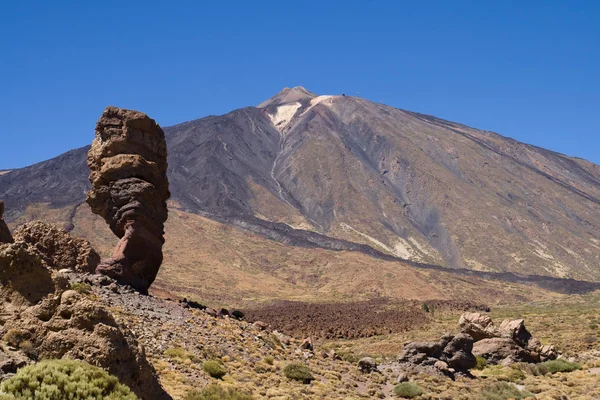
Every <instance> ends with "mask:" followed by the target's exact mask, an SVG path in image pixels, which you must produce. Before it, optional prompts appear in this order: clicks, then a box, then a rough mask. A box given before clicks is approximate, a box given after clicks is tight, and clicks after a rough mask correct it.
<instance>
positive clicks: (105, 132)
mask: <svg viewBox="0 0 600 400" xmlns="http://www.w3.org/2000/svg"><path fill="white" fill-rule="evenodd" d="M87 162H88V166H89V167H90V169H91V171H92V172H91V174H90V176H89V180H90V182H91V183H92V190H90V191H89V192H88V195H87V200H86V201H87V203H88V204H89V205H90V207H91V208H92V212H94V213H95V214H98V215H100V216H101V217H102V218H104V220H105V221H106V222H107V223H108V224H109V225H110V229H111V230H112V231H113V233H114V234H115V235H117V236H118V237H119V238H120V239H121V240H120V241H119V243H118V244H117V246H116V248H115V250H114V252H113V255H112V257H111V258H109V259H107V260H103V261H102V262H101V264H100V265H99V266H98V268H97V269H96V271H97V272H99V273H102V274H105V275H108V276H111V277H113V278H115V279H117V280H118V281H119V282H121V283H124V284H128V285H131V286H133V287H135V288H136V289H138V290H139V291H141V292H144V293H145V292H147V291H148V288H149V287H150V285H151V284H152V282H153V281H154V279H155V278H156V274H157V273H158V269H159V268H160V265H161V263H162V260H163V254H162V246H163V244H164V237H163V235H164V223H165V221H166V220H167V213H168V212H167V203H166V201H167V199H168V198H169V196H170V193H169V181H168V179H167V145H166V142H165V135H164V133H163V131H162V129H161V128H160V127H159V126H158V124H156V122H155V121H154V120H153V119H151V118H149V117H148V116H147V115H146V114H143V113H140V112H138V111H132V110H124V109H120V108H116V107H107V108H106V109H105V110H104V112H103V113H102V116H101V117H100V119H99V120H98V123H97V125H96V138H95V139H94V141H93V143H92V147H91V148H90V150H89V152H88V161H87Z"/></svg>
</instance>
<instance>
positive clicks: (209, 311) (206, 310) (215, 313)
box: [204, 308, 217, 318]
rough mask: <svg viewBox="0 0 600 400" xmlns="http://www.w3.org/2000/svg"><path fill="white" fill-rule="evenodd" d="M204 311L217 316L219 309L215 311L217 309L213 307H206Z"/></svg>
mask: <svg viewBox="0 0 600 400" xmlns="http://www.w3.org/2000/svg"><path fill="white" fill-rule="evenodd" d="M204 312H205V313H206V314H208V315H210V316H211V317H214V318H217V311H215V310H214V309H212V308H206V309H205V310H204Z"/></svg>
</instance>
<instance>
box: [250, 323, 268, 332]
mask: <svg viewBox="0 0 600 400" xmlns="http://www.w3.org/2000/svg"><path fill="white" fill-rule="evenodd" d="M253 325H254V326H255V327H257V328H258V329H260V330H261V331H264V330H265V329H267V328H268V327H269V324H267V323H266V322H263V321H256V322H254V324H253Z"/></svg>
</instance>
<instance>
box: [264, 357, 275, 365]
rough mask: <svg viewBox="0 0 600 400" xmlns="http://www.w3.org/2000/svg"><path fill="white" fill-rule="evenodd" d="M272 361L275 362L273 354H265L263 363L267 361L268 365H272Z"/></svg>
mask: <svg viewBox="0 0 600 400" xmlns="http://www.w3.org/2000/svg"><path fill="white" fill-rule="evenodd" d="M274 362H275V359H274V358H273V356H266V357H265V363H267V364H269V365H273V363H274Z"/></svg>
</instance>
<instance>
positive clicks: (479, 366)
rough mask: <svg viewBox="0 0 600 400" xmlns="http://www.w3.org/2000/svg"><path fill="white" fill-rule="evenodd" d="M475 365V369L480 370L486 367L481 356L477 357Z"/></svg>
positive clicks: (485, 361) (485, 362) (484, 360)
mask: <svg viewBox="0 0 600 400" xmlns="http://www.w3.org/2000/svg"><path fill="white" fill-rule="evenodd" d="M476 358H477V365H475V369H477V370H482V369H484V368H485V367H486V366H487V360H486V359H485V358H483V357H481V356H477V357H476Z"/></svg>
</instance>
